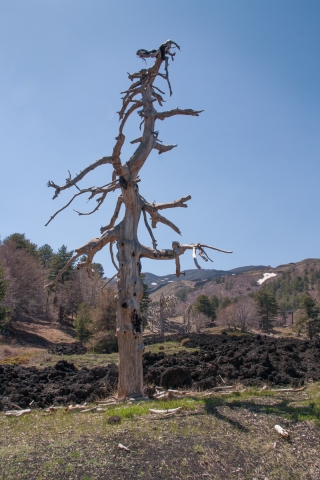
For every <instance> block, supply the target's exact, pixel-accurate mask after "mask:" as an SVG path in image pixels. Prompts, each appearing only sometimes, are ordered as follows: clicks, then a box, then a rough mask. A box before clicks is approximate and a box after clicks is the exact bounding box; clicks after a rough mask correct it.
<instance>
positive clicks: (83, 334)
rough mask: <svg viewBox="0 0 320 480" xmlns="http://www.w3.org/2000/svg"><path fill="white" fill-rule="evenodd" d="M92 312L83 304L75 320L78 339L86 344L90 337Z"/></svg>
mask: <svg viewBox="0 0 320 480" xmlns="http://www.w3.org/2000/svg"><path fill="white" fill-rule="evenodd" d="M91 323H92V322H91V315H90V310H89V308H88V307H87V305H86V304H85V303H84V302H83V303H81V305H80V306H79V308H78V312H77V316H76V318H75V320H74V329H75V331H76V335H77V338H78V339H79V340H80V342H85V341H86V340H88V338H89V337H90V333H91V332H90V325H91Z"/></svg>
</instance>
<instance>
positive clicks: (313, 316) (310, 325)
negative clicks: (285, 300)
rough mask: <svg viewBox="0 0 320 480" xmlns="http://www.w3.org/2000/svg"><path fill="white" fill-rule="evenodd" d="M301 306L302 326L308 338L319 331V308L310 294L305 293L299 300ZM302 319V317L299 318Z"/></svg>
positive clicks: (311, 337)
mask: <svg viewBox="0 0 320 480" xmlns="http://www.w3.org/2000/svg"><path fill="white" fill-rule="evenodd" d="M301 308H302V310H303V313H304V322H303V323H304V327H305V330H306V332H307V335H308V337H309V338H310V340H312V339H313V338H314V336H315V335H316V334H317V333H319V332H320V318H319V313H320V309H319V306H318V305H317V302H316V301H315V299H314V298H312V297H311V296H310V295H305V297H303V299H302V302H301ZM301 320H303V317H301V318H300V323H301Z"/></svg>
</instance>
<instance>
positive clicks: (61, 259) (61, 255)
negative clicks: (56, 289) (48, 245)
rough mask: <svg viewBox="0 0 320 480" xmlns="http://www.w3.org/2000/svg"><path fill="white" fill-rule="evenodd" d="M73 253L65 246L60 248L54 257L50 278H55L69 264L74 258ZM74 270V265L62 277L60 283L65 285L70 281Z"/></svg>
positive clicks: (51, 263)
mask: <svg viewBox="0 0 320 480" xmlns="http://www.w3.org/2000/svg"><path fill="white" fill-rule="evenodd" d="M72 255H73V251H70V252H68V249H67V247H66V246H65V245H62V247H60V248H59V250H58V251H57V253H55V254H54V255H53V258H52V261H51V262H50V277H52V278H55V277H56V276H57V275H58V273H59V272H60V271H61V270H62V269H63V267H64V266H65V265H66V264H67V263H68V261H69V260H70V258H72ZM73 269H74V266H73V265H70V266H69V267H68V268H67V270H66V271H65V272H64V273H63V274H62V275H61V278H60V279H59V282H60V283H64V282H66V281H67V280H69V279H70V275H71V273H72V271H73Z"/></svg>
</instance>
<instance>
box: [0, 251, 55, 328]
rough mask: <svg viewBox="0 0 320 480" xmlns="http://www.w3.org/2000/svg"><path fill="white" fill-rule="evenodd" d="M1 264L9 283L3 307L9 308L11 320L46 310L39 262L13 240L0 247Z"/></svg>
mask: <svg viewBox="0 0 320 480" xmlns="http://www.w3.org/2000/svg"><path fill="white" fill-rule="evenodd" d="M0 261H1V263H2V265H3V267H4V270H5V272H6V278H7V279H8V280H9V286H8V291H7V295H6V298H5V300H4V304H5V305H4V306H5V307H8V308H9V309H10V317H11V318H12V319H13V320H16V319H18V318H19V317H21V316H25V315H27V316H28V315H38V314H42V313H43V312H44V311H45V303H46V298H45V297H46V296H45V294H44V291H43V285H44V283H45V275H44V271H43V267H42V265H41V264H40V262H39V261H38V260H37V258H35V256H34V255H32V254H31V253H30V252H28V251H27V250H26V249H25V248H17V245H16V243H15V242H14V241H7V242H6V243H5V244H3V245H1V247H0Z"/></svg>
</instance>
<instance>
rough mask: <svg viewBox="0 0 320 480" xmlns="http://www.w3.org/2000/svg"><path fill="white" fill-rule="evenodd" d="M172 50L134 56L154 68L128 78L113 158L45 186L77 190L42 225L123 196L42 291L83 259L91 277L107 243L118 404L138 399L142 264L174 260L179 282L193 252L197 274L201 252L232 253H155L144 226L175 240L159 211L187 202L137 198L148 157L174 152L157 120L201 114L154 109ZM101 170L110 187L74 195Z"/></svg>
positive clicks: (175, 249) (199, 247)
mask: <svg viewBox="0 0 320 480" xmlns="http://www.w3.org/2000/svg"><path fill="white" fill-rule="evenodd" d="M174 48H178V49H180V47H179V46H178V45H177V44H176V43H175V42H173V41H172V40H168V41H167V42H165V43H164V44H162V45H160V47H159V48H158V49H157V50H150V51H149V50H144V49H141V50H138V51H137V55H138V56H139V57H140V58H142V59H146V58H153V59H154V64H153V65H152V66H151V67H150V68H144V69H142V70H140V71H139V72H137V73H133V74H129V79H130V80H131V81H132V82H133V83H132V84H131V86H130V88H129V89H128V90H126V91H125V92H122V93H123V94H124V96H123V97H122V108H121V110H120V111H119V117H120V122H121V123H120V127H119V134H118V136H117V137H116V143H115V146H114V148H113V153H112V155H111V156H108V157H103V158H101V159H99V160H96V161H95V162H94V163H93V164H91V165H89V166H88V167H86V168H85V169H84V170H82V171H81V173H80V174H78V175H76V176H75V177H74V178H72V177H71V174H70V172H69V178H68V179H67V181H66V183H65V184H64V185H62V186H59V185H57V184H55V183H54V182H52V181H49V182H48V186H49V187H53V188H54V189H55V194H54V197H53V198H56V197H57V196H58V195H59V194H60V193H61V191H62V190H65V189H68V188H71V187H76V188H77V193H75V194H74V196H73V197H72V199H71V200H70V201H69V202H68V203H67V204H66V205H65V207H63V208H61V209H60V210H58V211H57V212H56V213H55V214H54V215H52V217H51V218H50V220H49V221H48V222H47V224H46V225H48V224H49V223H50V222H51V220H53V219H54V218H55V216H56V215H57V214H58V213H59V212H61V211H62V210H64V208H66V207H67V206H68V205H70V203H71V202H72V201H73V200H74V199H75V198H76V197H78V196H79V195H82V194H87V193H90V197H89V199H92V198H94V197H96V196H97V195H99V196H98V198H95V200H96V201H97V205H96V207H95V208H94V209H93V210H92V211H91V212H88V213H81V212H78V213H79V215H90V214H91V213H94V212H95V211H97V210H98V208H99V207H100V206H101V205H102V203H103V202H104V200H105V198H106V196H107V194H108V193H109V192H113V191H115V190H116V189H118V188H120V189H121V191H122V195H120V196H119V197H118V201H117V204H116V208H115V211H114V214H113V216H112V218H111V221H110V223H109V224H108V225H107V226H105V227H102V228H101V229H100V232H101V234H102V235H101V237H97V238H93V239H92V240H90V241H89V242H87V243H86V244H85V245H83V246H82V247H80V248H78V249H76V254H75V255H74V256H73V257H72V258H71V259H70V260H69V262H68V263H67V264H66V265H65V267H64V268H63V269H62V270H61V272H60V273H59V274H58V276H57V277H56V278H55V280H54V281H53V282H52V283H51V284H49V285H47V287H49V288H52V287H53V285H54V284H55V283H56V282H57V281H58V279H59V278H60V277H61V275H62V274H63V273H64V272H65V271H66V269H67V268H68V266H69V265H71V263H73V262H75V261H76V260H77V259H78V258H79V257H80V256H82V255H86V257H87V258H86V261H84V262H81V263H80V264H79V267H86V268H87V271H88V275H89V276H91V275H92V269H91V263H92V261H93V257H94V255H95V254H96V253H97V252H98V251H100V250H101V249H102V248H104V247H105V246H106V245H107V244H108V243H109V244H110V253H111V259H112V262H113V264H114V266H115V268H116V269H117V273H116V274H115V275H114V276H113V277H112V278H114V277H115V276H118V281H117V286H118V295H117V302H118V306H117V335H118V343H119V362H120V364H119V383H118V396H119V398H124V397H127V396H130V395H142V394H143V382H142V380H143V377H142V353H143V349H144V345H143V339H142V320H141V317H140V300H141V298H142V295H143V284H142V282H141V280H140V278H139V274H140V268H141V263H140V260H141V258H151V259H153V260H175V262H176V275H177V276H178V277H179V276H180V275H181V274H182V273H184V272H181V271H180V260H179V257H180V255H182V254H183V253H184V252H185V251H186V250H192V251H193V258H194V261H195V264H196V266H197V268H200V266H199V265H198V262H197V259H196V253H197V251H198V253H199V255H200V256H201V257H202V258H203V259H204V260H205V261H208V260H210V259H209V257H208V256H207V254H206V253H205V251H204V250H203V247H206V248H211V249H213V250H218V251H223V252H225V253H231V252H229V251H226V250H221V249H219V248H216V247H210V246H209V245H204V244H200V243H197V244H188V245H180V244H179V243H178V242H172V249H166V250H158V249H157V242H156V240H155V238H154V236H153V233H152V230H151V227H150V225H149V224H148V221H147V217H146V212H147V213H149V214H150V217H151V226H152V228H156V226H157V223H158V222H160V223H163V224H165V225H167V226H168V227H170V228H172V229H173V230H174V231H175V232H176V233H178V234H180V230H179V228H178V227H177V226H176V225H174V224H173V223H172V222H171V221H170V220H168V219H167V218H165V217H164V216H162V215H160V213H159V211H160V210H164V209H170V208H177V207H182V208H186V207H187V205H186V203H185V202H187V201H188V200H190V199H191V197H190V195H188V196H186V197H183V198H181V199H180V200H175V201H173V202H168V203H159V204H157V203H155V202H153V203H149V202H147V201H146V200H145V199H144V198H143V197H142V196H141V195H139V191H138V183H139V181H140V179H139V177H138V174H139V171H140V170H141V168H142V167H143V165H144V163H145V161H146V160H147V158H148V156H149V155H150V153H151V151H152V150H153V149H155V150H157V151H158V153H159V154H162V153H164V152H168V151H170V150H172V149H173V148H175V147H176V146H177V145H165V144H163V143H162V141H161V140H159V139H158V132H157V131H155V122H156V120H165V119H166V118H169V117H172V116H176V115H188V116H199V114H200V113H201V112H202V110H200V111H196V110H192V109H186V110H181V109H179V108H175V109H173V110H169V111H161V112H159V111H157V110H156V109H155V108H154V105H155V102H158V104H159V105H160V106H162V104H163V102H164V99H163V98H162V96H161V95H160V93H162V94H163V93H164V92H162V91H161V90H160V89H159V88H158V87H156V86H154V85H153V83H154V81H155V80H156V79H158V78H159V77H160V78H162V79H165V80H166V81H167V83H168V86H169V91H170V95H171V94H172V90H171V85H170V81H169V73H168V65H169V57H171V58H173V57H174V55H175V52H172V51H171V50H172V49H174ZM162 63H164V64H165V73H161V72H160V67H161V65H162ZM159 92H160V93H159ZM137 95H138V96H139V97H138V98H139V99H137V98H136V96H137ZM137 109H140V110H139V111H138V112H137V113H138V114H139V116H140V119H141V124H140V130H141V127H142V125H143V131H142V134H141V136H140V137H139V138H137V139H135V140H132V141H131V143H132V144H135V143H138V144H139V145H138V147H137V149H136V150H135V152H134V154H133V155H132V157H131V158H130V159H129V160H128V161H127V162H126V163H123V162H122V161H121V149H122V146H123V144H124V141H125V136H124V134H123V130H124V126H125V123H126V121H127V119H128V118H129V116H130V115H131V114H132V113H133V112H135V111H136V110H137ZM106 164H111V165H112V166H113V174H112V181H111V182H110V183H107V184H105V185H103V186H101V187H91V188H87V189H82V190H80V189H79V187H78V186H77V183H78V182H79V181H80V180H82V179H83V177H84V176H85V175H87V174H88V173H89V172H91V171H92V170H94V169H95V168H97V167H99V166H101V165H106ZM122 204H124V206H125V215H124V218H123V220H122V221H121V222H120V223H119V224H118V225H116V226H115V223H116V220H117V218H118V215H119V212H120V208H121V206H122ZM141 211H143V215H144V221H145V224H146V227H147V229H148V232H149V234H150V236H151V241H152V247H153V248H149V247H146V246H144V245H142V244H140V243H139V241H138V236H137V231H138V224H139V220H140V216H141ZM115 241H116V242H117V247H118V255H117V259H118V262H119V265H117V263H116V261H115V259H114V257H113V251H112V244H113V242H115ZM112 278H110V279H109V280H108V282H107V283H109V282H110V281H111V280H112ZM107 283H106V284H107ZM160 325H161V327H160V333H161V335H162V336H163V335H164V316H161V314H160Z"/></svg>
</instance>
